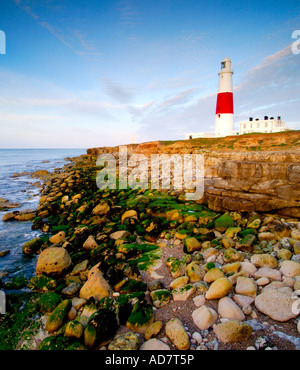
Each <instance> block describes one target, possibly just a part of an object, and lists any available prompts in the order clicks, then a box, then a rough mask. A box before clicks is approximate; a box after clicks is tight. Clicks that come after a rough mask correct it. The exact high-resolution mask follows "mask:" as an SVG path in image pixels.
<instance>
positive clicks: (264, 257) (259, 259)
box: [251, 253, 277, 268]
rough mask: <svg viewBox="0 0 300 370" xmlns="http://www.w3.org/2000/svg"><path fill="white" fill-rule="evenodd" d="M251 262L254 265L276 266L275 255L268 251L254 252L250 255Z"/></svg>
mask: <svg viewBox="0 0 300 370" xmlns="http://www.w3.org/2000/svg"><path fill="white" fill-rule="evenodd" d="M251 263H253V265H255V266H256V267H271V268H274V267H277V259H276V257H274V256H273V255H272V254H268V253H262V254H254V255H253V256H252V257H251Z"/></svg>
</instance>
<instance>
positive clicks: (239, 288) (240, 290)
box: [235, 276, 257, 297]
mask: <svg viewBox="0 0 300 370" xmlns="http://www.w3.org/2000/svg"><path fill="white" fill-rule="evenodd" d="M235 292H236V293H237V294H242V295H246V296H249V297H256V295H257V286H256V283H255V281H254V280H253V279H252V278H249V277H244V276H239V277H238V278H237V282H236V287H235Z"/></svg>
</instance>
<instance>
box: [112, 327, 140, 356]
mask: <svg viewBox="0 0 300 370" xmlns="http://www.w3.org/2000/svg"><path fill="white" fill-rule="evenodd" d="M139 345H140V340H139V337H138V335H137V334H136V333H134V332H132V331H128V332H126V333H124V334H120V335H118V336H116V337H115V338H114V339H113V340H112V341H111V342H110V343H109V345H108V349H109V350H111V351H116V350H126V351H127V350H133V351H134V350H137V349H139Z"/></svg>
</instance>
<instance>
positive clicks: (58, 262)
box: [36, 247, 72, 276]
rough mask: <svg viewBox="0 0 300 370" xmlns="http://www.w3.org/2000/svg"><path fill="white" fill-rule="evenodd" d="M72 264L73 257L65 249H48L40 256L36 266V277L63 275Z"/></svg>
mask: <svg viewBox="0 0 300 370" xmlns="http://www.w3.org/2000/svg"><path fill="white" fill-rule="evenodd" d="M71 264H72V260H71V257H70V256H69V253H68V252H67V251H66V249H65V248H61V247H48V248H46V249H44V250H43V251H42V253H41V254H40V255H39V258H38V261H37V264H36V275H42V274H46V275H51V276H56V275H62V274H63V272H65V271H66V270H67V269H68V268H69V267H70V266H71Z"/></svg>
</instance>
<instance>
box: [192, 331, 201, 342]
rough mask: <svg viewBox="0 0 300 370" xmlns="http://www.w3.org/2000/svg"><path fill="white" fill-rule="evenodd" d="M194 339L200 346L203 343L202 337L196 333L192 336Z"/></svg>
mask: <svg viewBox="0 0 300 370" xmlns="http://www.w3.org/2000/svg"><path fill="white" fill-rule="evenodd" d="M192 339H193V340H195V341H196V343H198V344H200V343H201V342H202V336H201V334H200V333H198V332H194V333H193V334H192Z"/></svg>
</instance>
